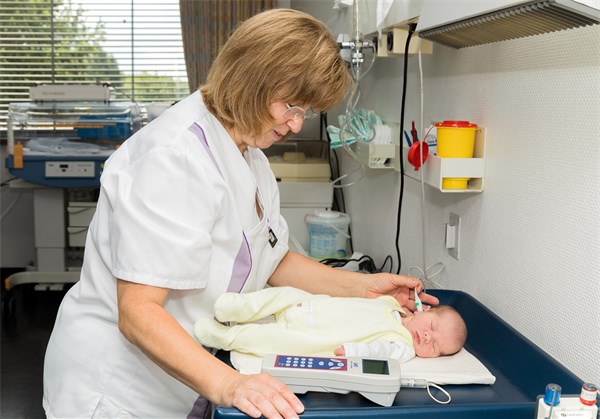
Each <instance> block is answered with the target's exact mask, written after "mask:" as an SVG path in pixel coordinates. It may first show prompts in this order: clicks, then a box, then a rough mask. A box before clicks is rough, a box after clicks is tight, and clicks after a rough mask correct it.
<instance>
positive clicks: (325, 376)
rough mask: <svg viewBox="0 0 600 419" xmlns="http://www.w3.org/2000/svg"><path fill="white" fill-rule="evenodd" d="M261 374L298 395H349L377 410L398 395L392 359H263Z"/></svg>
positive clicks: (397, 375) (397, 372)
mask: <svg viewBox="0 0 600 419" xmlns="http://www.w3.org/2000/svg"><path fill="white" fill-rule="evenodd" d="M262 371H263V372H267V373H269V374H271V375H272V376H273V377H275V378H277V379H279V380H280V381H282V382H284V383H285V384H287V386H288V387H289V388H290V389H291V390H292V391H293V392H294V393H298V394H304V393H306V392H307V391H319V392H326V393H341V394H347V393H349V392H351V391H353V392H357V393H360V394H361V395H363V396H364V397H366V398H367V399H369V400H371V401H372V402H375V403H377V404H379V405H381V406H391V405H392V403H393V402H394V399H395V398H396V394H397V393H398V391H400V382H401V380H400V363H399V362H398V361H397V360H395V359H370V358H360V357H332V358H323V357H315V356H295V355H267V356H265V358H264V359H263V362H262Z"/></svg>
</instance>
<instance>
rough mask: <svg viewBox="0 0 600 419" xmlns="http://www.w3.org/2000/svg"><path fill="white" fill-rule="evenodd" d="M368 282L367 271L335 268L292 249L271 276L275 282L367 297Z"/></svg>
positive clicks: (313, 290) (327, 292)
mask: <svg viewBox="0 0 600 419" xmlns="http://www.w3.org/2000/svg"><path fill="white" fill-rule="evenodd" d="M366 283H367V278H366V275H365V274H361V273H359V272H350V271H345V270H342V269H334V268H332V267H330V266H327V265H324V264H322V263H319V262H317V261H314V260H312V259H310V258H308V257H306V256H303V255H301V254H299V253H296V252H291V251H290V252H288V253H287V254H286V255H285V256H284V258H283V259H282V260H281V262H280V263H279V265H278V266H277V269H275V271H274V272H273V275H271V278H269V285H272V286H290V287H295V288H300V289H302V290H304V291H308V292H310V293H313V294H327V295H331V296H335V297H365V296H366Z"/></svg>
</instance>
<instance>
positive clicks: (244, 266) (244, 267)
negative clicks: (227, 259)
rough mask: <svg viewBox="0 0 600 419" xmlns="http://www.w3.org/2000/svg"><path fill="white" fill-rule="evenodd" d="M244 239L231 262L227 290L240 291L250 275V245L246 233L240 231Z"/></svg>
mask: <svg viewBox="0 0 600 419" xmlns="http://www.w3.org/2000/svg"><path fill="white" fill-rule="evenodd" d="M242 235H243V238H244V240H242V245H241V246H240V250H239V251H238V254H237V256H236V257H235V261H234V262H233V271H232V272H231V279H230V280H229V287H228V288H227V292H241V291H242V288H244V284H245V283H246V281H247V280H248V277H249V276H250V271H251V270H252V255H251V254H250V246H249V245H248V240H247V239H246V234H244V233H243V232H242Z"/></svg>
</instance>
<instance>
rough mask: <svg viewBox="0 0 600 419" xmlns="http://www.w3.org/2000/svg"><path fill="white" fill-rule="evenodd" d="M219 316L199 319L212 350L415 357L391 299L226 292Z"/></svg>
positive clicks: (287, 290)
mask: <svg viewBox="0 0 600 419" xmlns="http://www.w3.org/2000/svg"><path fill="white" fill-rule="evenodd" d="M214 313H215V319H216V320H213V319H208V318H204V319H200V320H198V321H197V322H196V324H195V328H194V330H195V334H196V337H197V339H198V340H199V341H200V343H202V344H203V345H206V346H209V347H212V348H218V349H225V350H230V351H231V350H234V351H238V352H243V353H248V354H254V355H258V356H264V355H266V354H271V353H273V354H288V355H290V354H293V355H314V356H333V351H334V350H335V349H336V348H338V347H340V346H342V345H343V346H344V349H345V352H346V356H377V357H383V358H396V359H398V360H399V361H400V362H404V361H407V360H409V359H411V358H413V357H414V356H415V352H414V348H413V340H412V337H411V335H410V333H409V331H408V330H407V329H406V328H405V327H404V326H403V325H402V322H401V320H400V315H404V311H403V309H402V308H401V307H400V305H399V304H398V302H397V301H396V300H395V299H394V298H393V297H390V296H383V297H379V298H338V297H330V296H328V295H314V294H310V293H308V292H305V291H302V290H299V289H296V288H291V287H272V288H266V289H263V290H260V291H256V292H251V293H245V294H237V293H227V294H223V295H222V296H221V297H219V298H218V299H217V301H216V302H215V306H214ZM271 315H275V320H274V322H270V323H255V322H257V321H259V320H261V319H264V318H267V317H269V316H271ZM217 320H218V321H217ZM220 322H230V323H232V322H235V323H237V324H232V325H230V326H228V325H224V324H222V323H220Z"/></svg>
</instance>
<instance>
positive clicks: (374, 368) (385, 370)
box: [362, 359, 390, 375]
mask: <svg viewBox="0 0 600 419" xmlns="http://www.w3.org/2000/svg"><path fill="white" fill-rule="evenodd" d="M362 370H363V372H364V373H367V374H382V375H390V368H389V366H388V362H387V361H383V360H375V359H363V360H362Z"/></svg>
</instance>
